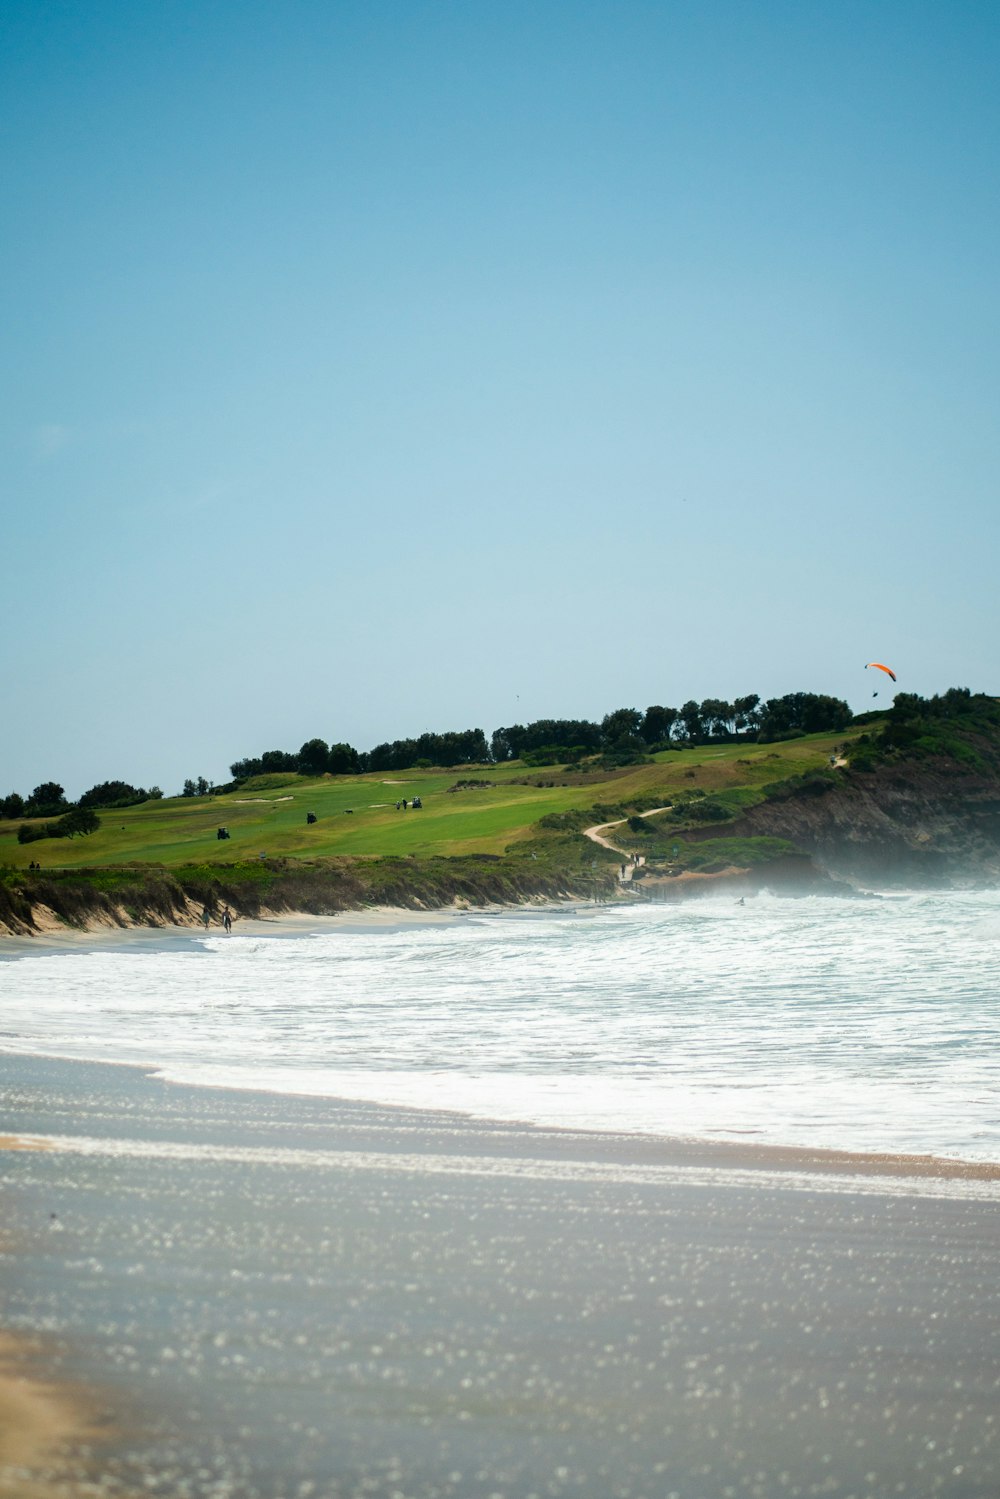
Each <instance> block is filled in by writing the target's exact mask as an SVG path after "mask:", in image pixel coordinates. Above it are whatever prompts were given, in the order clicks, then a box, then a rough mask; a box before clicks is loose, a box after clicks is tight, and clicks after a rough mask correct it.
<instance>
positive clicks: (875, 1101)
mask: <svg viewBox="0 0 1000 1499" xmlns="http://www.w3.org/2000/svg"><path fill="white" fill-rule="evenodd" d="M998 947H1000V912H998V909H997V898H996V897H995V896H993V895H989V894H982V893H975V894H970V893H959V894H956V893H950V894H945V895H934V896H902V897H897V898H893V899H890V900H885V901H869V900H861V899H859V900H843V901H833V900H826V899H805V900H798V901H791V900H783V899H779V898H776V897H768V896H763V897H760V898H759V899H755V900H753V901H750V902H748V903H747V904H746V905H745V906H739V905H737V904H736V903H735V902H734V901H732V900H731V899H726V898H721V899H713V900H705V901H701V902H697V903H693V904H689V905H685V906H659V907H657V906H642V907H638V908H635V909H632V908H624V909H619V908H612V909H608V908H594V909H591V910H584V911H559V910H554V911H547V912H535V911H531V912H511V913H502V914H498V915H491V916H488V917H471V918H464V919H462V920H460V921H459V920H456V921H454V922H451V923H444V924H438V925H434V926H427V927H420V926H405V927H401V928H398V929H387V928H377V929H376V928H373V929H369V930H358V929H354V930H335V931H330V930H327V931H325V932H323V933H317V934H314V935H309V936H296V937H282V938H260V937H256V936H255V937H249V936H248V937H242V936H234V937H232V938H226V937H222V936H219V937H215V936H209V937H205V938H201V939H199V940H198V941H197V942H196V943H195V944H191V943H190V942H187V943H185V945H184V946H183V948H181V947H179V946H178V947H171V946H169V945H167V946H166V947H162V946H161V947H160V948H158V949H157V950H139V949H137V948H135V947H133V948H130V949H128V950H122V951H115V950H108V949H95V950H91V951H89V952H87V953H72V954H61V953H60V954H44V955H38V956H36V955H34V954H31V955H29V956H26V957H23V958H20V959H18V960H17V961H14V962H9V963H4V964H2V965H0V993H2V996H3V1007H2V1025H3V1028H4V1032H5V1034H4V1035H3V1036H2V1037H0V1044H4V1045H6V1046H7V1048H8V1049H13V1050H27V1051H36V1052H43V1053H57V1054H60V1055H66V1056H74V1057H86V1058H89V1059H93V1060H107V1061H116V1062H136V1063H142V1064H145V1065H148V1066H151V1067H153V1068H156V1069H158V1070H159V1071H160V1072H161V1073H162V1075H164V1076H165V1077H168V1078H171V1079H174V1080H176V1081H184V1082H188V1083H195V1084H204V1085H212V1086H228V1087H234V1086H235V1087H242V1088H257V1089H268V1090H271V1091H277V1092H287V1093H302V1094H316V1095H324V1096H331V1097H343V1098H350V1099H360V1100H366V1101H371V1102H375V1103H381V1104H389V1105H399V1106H405V1107H409V1108H421V1109H426V1108H432V1109H439V1110H440V1109H446V1110H457V1111H461V1112H465V1113H468V1114H472V1115H476V1116H479V1117H484V1118H494V1119H504V1120H517V1121H523V1122H527V1123H534V1124H542V1125H549V1126H555V1127H560V1128H577V1129H602V1130H608V1129H611V1130H624V1131H634V1132H641V1133H644V1134H680V1135H687V1136H698V1137H713V1138H751V1139H755V1140H756V1141H758V1142H760V1143H785V1144H799V1145H809V1146H816V1147H830V1148H843V1149H849V1150H860V1151H866V1150H867V1151H900V1152H919V1153H924V1152H929V1153H936V1154H942V1155H951V1156H959V1157H964V1158H967V1159H979V1160H998V1159H1000V1107H998V1105H1000V1094H998V1090H997V1084H996V1078H997V1076H998V1070H997V1064H998V1062H1000V1002H998V995H997V986H996V983H995V981H994V979H993V974H994V972H995V968H996V957H997V950H998Z"/></svg>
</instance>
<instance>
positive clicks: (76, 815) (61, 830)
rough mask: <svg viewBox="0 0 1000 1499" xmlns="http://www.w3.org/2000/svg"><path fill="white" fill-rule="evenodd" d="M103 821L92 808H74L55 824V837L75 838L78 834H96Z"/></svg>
mask: <svg viewBox="0 0 1000 1499" xmlns="http://www.w3.org/2000/svg"><path fill="white" fill-rule="evenodd" d="M100 825H101V819H100V818H99V817H98V815H97V813H96V812H95V811H94V810H93V808H92V807H74V808H73V810H72V812H67V813H66V815H65V817H60V819H59V821H58V822H57V823H56V824H55V837H57V838H75V837H76V835H77V833H83V834H87V833H96V832H97V829H98V828H99V827H100Z"/></svg>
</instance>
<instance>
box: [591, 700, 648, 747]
mask: <svg viewBox="0 0 1000 1499" xmlns="http://www.w3.org/2000/svg"><path fill="white" fill-rule="evenodd" d="M641 728H642V714H641V713H640V712H639V710H638V708H616V709H615V711H614V712H613V713H606V714H605V715H604V717H603V718H602V719H601V741H602V743H603V744H604V745H606V746H607V747H608V748H611V747H612V746H614V745H619V744H621V743H622V742H623V741H624V743H625V744H631V743H634V742H635V741H636V740H637V739H638V738H639V732H640V730H641Z"/></svg>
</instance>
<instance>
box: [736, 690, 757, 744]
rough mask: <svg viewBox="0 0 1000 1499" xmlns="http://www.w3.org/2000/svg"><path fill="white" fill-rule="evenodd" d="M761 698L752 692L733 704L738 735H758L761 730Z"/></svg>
mask: <svg viewBox="0 0 1000 1499" xmlns="http://www.w3.org/2000/svg"><path fill="white" fill-rule="evenodd" d="M759 705H760V697H759V696H758V694H757V693H756V692H751V693H749V694H748V696H747V697H738V698H737V699H736V701H735V702H734V703H733V725H734V727H735V729H736V732H737V734H756V732H757V730H758V729H759V728H760V713H759V711H758V709H759Z"/></svg>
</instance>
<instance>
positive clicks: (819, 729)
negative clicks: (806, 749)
mask: <svg viewBox="0 0 1000 1499" xmlns="http://www.w3.org/2000/svg"><path fill="white" fill-rule="evenodd" d="M853 717H854V714H853V713H852V712H851V710H850V708H849V707H848V705H847V704H846V703H845V702H844V701H843V699H841V698H838V697H828V696H827V695H826V694H825V693H819V692H788V693H786V694H785V696H784V697H771V698H768V700H767V702H766V703H765V704H764V707H763V710H762V712H761V724H760V737H761V739H762V740H764V741H765V742H769V741H771V740H772V739H785V738H789V737H791V736H793V735H795V734H821V733H824V732H829V731H834V732H836V731H837V730H839V729H845V728H846V727H847V725H848V724H849V723H850V721H851V719H852V718H853Z"/></svg>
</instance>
